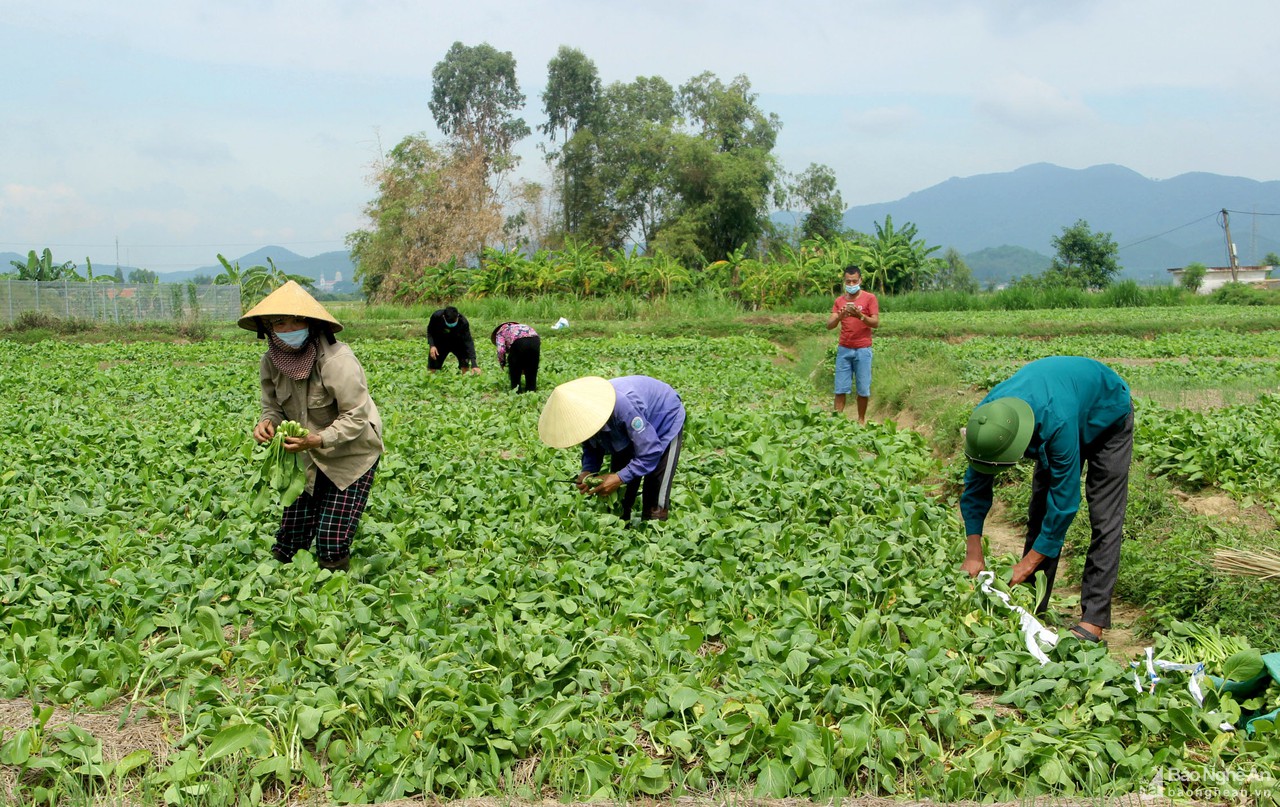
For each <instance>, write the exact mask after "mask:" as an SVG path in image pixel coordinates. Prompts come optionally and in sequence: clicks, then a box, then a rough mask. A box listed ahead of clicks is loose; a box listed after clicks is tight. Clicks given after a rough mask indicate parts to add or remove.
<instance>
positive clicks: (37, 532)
mask: <svg viewBox="0 0 1280 807" xmlns="http://www.w3.org/2000/svg"><path fill="white" fill-rule="evenodd" d="M1117 338H1118V337H1117ZM1273 341H1274V340H1273ZM1268 344H1270V343H1268ZM353 347H354V349H355V351H356V353H357V355H358V357H359V358H360V360H361V362H362V363H363V365H364V367H365V369H366V371H367V373H368V377H369V384H370V389H371V390H372V392H373V395H374V397H375V399H376V401H377V403H378V406H379V408H380V410H381V412H382V414H383V417H384V420H385V422H386V442H387V455H386V456H385V457H384V458H383V460H382V462H381V464H380V465H379V467H378V471H377V477H376V479H375V482H374V487H373V493H372V497H371V499H370V504H369V508H368V510H367V512H366V515H365V517H364V519H363V521H362V522H361V527H360V531H359V533H358V534H357V538H356V544H355V548H354V553H353V557H352V565H351V571H350V573H349V574H342V573H337V574H334V573H331V572H329V571H325V570H321V569H319V568H318V566H317V565H316V563H315V561H314V560H313V559H312V558H311V557H310V556H309V555H307V554H306V553H303V554H300V555H299V556H298V558H297V559H295V561H294V563H292V564H290V565H281V564H279V563H277V562H276V561H274V560H273V559H272V558H271V556H270V553H269V548H270V543H271V540H272V535H273V533H274V529H275V526H276V519H277V511H276V509H275V506H272V507H268V508H266V510H265V511H263V512H258V513H255V512H254V508H253V504H254V502H253V500H254V497H255V494H256V490H255V485H254V484H253V483H254V479H253V476H254V473H255V471H258V469H259V468H260V467H261V466H262V461H263V456H264V455H263V453H262V449H260V448H255V447H254V445H253V443H252V441H251V439H250V438H249V436H248V433H249V429H250V428H251V427H252V424H253V422H254V420H255V418H256V416H257V364H258V359H259V357H260V355H261V350H262V348H261V347H260V343H253V342H252V340H248V339H246V340H243V341H236V342H213V343H204V344H195V345H179V344H150V343H133V344H106V345H87V344H65V343H57V342H44V343H41V344H40V345H39V346H38V349H32V348H31V347H30V346H21V345H17V344H14V343H9V342H3V341H0V382H2V386H3V389H5V390H6V394H7V400H6V405H5V406H4V407H2V408H0V436H2V438H3V439H0V469H3V470H0V482H3V484H2V485H0V540H2V541H3V544H4V546H3V549H4V551H3V554H0V613H3V622H4V627H5V629H4V631H3V632H2V633H0V698H3V699H10V700H15V701H16V699H29V700H31V701H33V702H35V703H36V704H37V707H36V710H37V714H36V716H35V717H36V722H35V725H34V726H33V727H30V728H21V729H19V728H8V729H0V732H2V734H0V788H4V789H5V791H6V792H5V794H4V795H5V797H6V798H8V799H10V800H17V801H23V800H26V801H32V802H37V801H38V802H44V803H48V802H51V801H52V802H57V801H59V800H62V799H72V800H74V799H76V798H81V797H83V798H84V799H85V800H87V801H92V800H93V798H94V797H96V796H98V795H100V794H119V793H134V794H138V795H137V797H138V798H139V799H140V800H141V801H142V802H143V803H166V802H167V803H170V804H201V805H203V804H219V805H221V804H236V803H244V804H255V803H273V802H279V801H281V800H282V799H283V798H285V797H286V796H288V797H289V798H294V799H315V800H320V801H324V800H329V799H331V800H333V801H336V802H341V803H349V802H350V803H364V802H374V801H380V800H389V799H394V798H398V797H401V796H406V795H411V794H430V795H434V796H439V797H442V798H456V797H463V796H495V797H513V798H540V797H543V796H553V797H560V798H566V799H568V798H572V799H585V798H606V799H610V800H626V799H631V798H640V797H646V796H666V795H685V794H695V795H696V794H704V793H708V792H723V791H726V790H728V791H731V792H742V793H746V794H750V795H755V796H760V797H802V798H829V797H836V796H845V795H855V796H856V795H862V796H866V795H898V796H909V797H915V798H926V797H927V798H930V799H936V800H958V799H974V800H984V799H985V800H1022V799H1024V798H1027V797H1029V796H1033V795H1036V794H1042V793H1043V794H1054V795H1078V796H1080V795H1082V796H1089V797H1104V796H1108V795H1112V794H1121V793H1132V792H1139V791H1141V790H1142V789H1143V788H1144V787H1146V786H1147V785H1148V784H1149V783H1150V781H1151V780H1152V777H1153V775H1154V773H1155V772H1157V771H1159V770H1165V771H1169V770H1178V771H1196V772H1200V771H1204V772H1224V771H1225V772H1232V773H1239V774H1240V775H1241V777H1242V778H1243V777H1244V775H1245V774H1256V773H1257V772H1259V771H1274V770H1275V769H1276V767H1277V766H1278V765H1280V739H1277V735H1276V734H1275V733H1272V732H1271V730H1270V727H1269V726H1268V727H1265V728H1263V729H1262V730H1260V731H1259V732H1258V733H1256V734H1254V735H1252V736H1249V737H1246V736H1245V735H1244V733H1243V732H1227V731H1222V730H1221V728H1220V727H1221V725H1222V724H1223V723H1224V722H1226V723H1234V722H1236V720H1237V719H1238V718H1239V717H1240V715H1241V708H1242V706H1241V704H1240V703H1237V702H1236V701H1235V700H1233V698H1232V697H1231V696H1230V695H1226V694H1224V695H1221V696H1219V695H1218V694H1217V693H1215V692H1212V691H1210V692H1208V693H1207V696H1206V698H1205V701H1204V703H1203V705H1201V704H1198V703H1197V702H1196V701H1195V699H1193V697H1192V695H1191V694H1190V693H1189V692H1188V690H1187V688H1186V685H1185V684H1186V679H1185V677H1180V674H1177V673H1169V674H1168V675H1167V678H1166V680H1165V681H1163V682H1162V683H1160V684H1159V685H1157V686H1156V687H1155V688H1154V691H1149V690H1141V691H1140V690H1138V689H1137V688H1136V687H1135V685H1134V679H1133V674H1132V671H1131V670H1130V669H1128V667H1127V666H1123V665H1122V664H1121V663H1119V662H1117V661H1116V660H1114V659H1112V658H1111V657H1110V656H1109V655H1108V653H1107V650H1106V649H1105V648H1101V647H1095V646H1083V645H1081V644H1079V643H1076V642H1072V641H1068V640H1064V641H1062V642H1061V643H1059V645H1058V646H1057V647H1056V648H1054V649H1053V650H1052V651H1050V661H1049V663H1048V664H1046V665H1043V666H1042V665H1040V664H1038V663H1037V662H1036V661H1035V660H1034V659H1032V657H1031V656H1030V655H1029V654H1028V652H1027V650H1026V648H1025V647H1024V645H1023V640H1022V636H1021V634H1020V633H1019V632H1018V630H1017V620H1016V617H1014V616H1013V615H1012V614H1011V612H1009V611H1008V610H1006V609H1005V607H1004V606H1003V605H1001V604H1000V603H999V602H997V601H995V600H994V599H992V598H991V597H989V596H988V595H986V594H983V593H982V592H981V591H979V590H977V589H976V588H975V586H974V584H973V583H972V582H971V581H970V580H969V579H968V578H967V577H965V576H964V575H963V574H962V573H961V572H960V571H959V569H958V556H957V552H958V547H959V546H960V543H959V540H960V535H961V532H962V530H961V528H960V525H959V521H958V515H957V513H956V512H955V506H954V501H953V500H952V499H951V498H950V497H949V495H948V493H947V491H946V488H945V486H944V485H943V483H942V481H940V480H943V479H945V477H946V476H947V472H946V468H944V465H943V464H942V463H940V462H939V460H938V459H936V458H935V457H934V455H933V453H932V450H931V446H930V445H929V444H928V442H927V441H926V440H925V438H924V437H922V436H921V435H920V434H919V433H917V432H915V431H910V430H905V429H899V428H897V427H896V426H895V425H894V424H893V423H892V422H883V423H875V424H873V425H871V426H870V427H869V428H866V429H861V428H858V427H857V426H856V424H854V423H853V422H852V421H849V420H846V419H843V418H839V417H834V416H832V415H831V414H830V413H828V412H827V411H825V410H826V408H827V406H828V403H829V402H828V400H827V399H828V395H827V393H826V391H825V390H823V391H822V392H820V393H817V392H815V390H814V388H813V386H812V385H811V384H810V383H808V382H807V381H806V380H805V379H804V378H802V376H801V375H800V374H797V373H794V372H792V371H790V370H788V369H785V368H782V367H781V366H780V362H779V361H777V355H776V348H775V347H774V346H773V345H772V344H770V343H769V342H765V341H763V340H758V339H754V338H749V337H730V338H720V339H666V340H657V339H652V338H643V337H617V338H612V339H589V338H579V339H557V338H551V339H547V340H546V341H545V342H544V353H543V368H542V372H541V374H540V375H541V378H540V383H541V387H542V389H543V391H542V392H540V393H538V394H529V395H513V394H510V393H508V392H506V391H505V386H506V379H505V375H502V374H500V373H498V372H496V371H495V370H494V369H493V368H492V364H491V363H490V365H489V370H488V371H487V372H486V374H484V375H482V376H461V375H457V374H455V373H450V372H445V373H439V374H434V375H433V374H429V373H428V372H427V370H426V361H425V345H424V344H423V343H422V342H421V341H415V340H364V341H357V342H355V343H354V345H353ZM954 349H955V350H964V349H967V348H965V347H964V346H963V345H961V346H956V347H955V348H954ZM1270 349H1271V348H1268V350H1270ZM1277 349H1280V348H1277ZM1170 350H1172V351H1174V352H1173V353H1172V355H1183V353H1185V350H1184V349H1181V348H1177V347H1170ZM1180 350H1182V351H1183V352H1181V353H1180V352H1179V351H1180ZM1086 355H1087V354H1086ZM991 358H993V359H995V360H997V361H998V362H1004V361H1007V362H1010V363H1014V362H1018V361H1022V360H1025V359H1027V358H1031V356H1030V355H1028V354H1021V353H1017V352H1015V350H1014V348H1008V352H1006V353H1001V354H1000V355H992V356H991ZM1236 358H1237V359H1239V360H1246V359H1247V360H1250V361H1263V360H1265V359H1266V358H1269V354H1268V355H1265V356H1262V355H1260V354H1259V352H1258V351H1257V350H1254V351H1253V352H1251V353H1248V355H1247V356H1242V357H1236ZM986 366H987V365H979V364H976V363H975V364H974V367H975V375H974V377H971V378H967V379H965V382H966V383H969V384H979V385H980V384H982V383H983V382H984V381H986V380H987V379H986V378H983V377H982V376H981V372H982V367H986ZM1011 366H1012V365H1011ZM1251 372H1252V370H1251ZM632 373H643V374H647V375H653V376H655V377H658V378H661V379H663V380H665V381H667V382H668V383H670V384H672V386H674V387H675V388H676V389H677V390H678V391H679V392H680V393H681V395H682V397H683V399H684V401H685V403H686V406H687V408H688V413H689V420H688V425H687V428H686V440H685V446H684V451H683V453H682V456H681V461H680V470H679V471H678V474H677V477H676V485H675V490H674V494H673V502H672V508H671V520H670V521H668V522H664V523H643V524H642V523H640V522H638V521H637V522H636V523H634V524H625V523H623V522H622V521H621V520H620V519H619V518H618V517H617V516H616V515H615V513H616V506H617V503H616V499H615V500H596V499H589V498H584V497H582V496H581V495H579V494H578V493H577V492H576V490H575V488H574V486H573V485H572V484H570V483H568V482H567V481H566V480H568V479H570V478H571V477H573V476H574V475H575V474H576V473H577V471H578V464H577V461H578V456H577V453H576V451H573V450H566V451H557V450H552V449H548V448H546V447H544V446H543V445H542V444H541V443H539V442H538V440H537V429H536V422H537V416H538V412H539V411H540V409H541V405H542V402H543V401H544V400H545V397H546V392H547V391H549V390H550V389H551V388H552V387H553V386H554V385H555V384H556V383H559V382H561V381H565V380H569V379H571V378H574V377H577V376H579V375H585V374H593V375H602V376H605V377H610V376H615V375H624V374H632ZM957 383H958V382H957ZM974 389H976V387H974ZM976 397H977V394H976V393H975V395H974V398H975V400H976ZM1254 405H1255V404H1250V406H1254ZM1256 406H1257V407H1258V410H1257V414H1256V416H1257V417H1259V418H1262V417H1268V418H1272V419H1273V420H1272V422H1274V411H1273V410H1274V407H1275V406H1276V404H1275V403H1274V401H1272V400H1271V399H1267V398H1264V399H1261V400H1259V401H1257V402H1256ZM1151 408H1152V409H1156V408H1158V407H1157V406H1156V405H1155V404H1152V406H1151ZM1161 411H1162V412H1164V413H1166V414H1162V415H1161V416H1160V418H1161V419H1159V420H1156V419H1153V421H1152V422H1153V423H1158V424H1164V423H1166V422H1167V423H1169V424H1170V426H1169V427H1168V431H1170V432H1171V431H1174V430H1176V428H1175V425H1176V424H1177V423H1178V421H1177V420H1176V419H1177V418H1179V417H1190V414H1194V413H1190V414H1187V415H1183V414H1181V413H1180V412H1178V411H1176V410H1172V409H1162V410H1161ZM1242 417H1243V415H1242ZM1163 418H1168V420H1167V421H1166V420H1163ZM1162 428H1165V426H1163V425H1153V426H1151V427H1149V428H1148V429H1147V430H1146V431H1144V432H1143V435H1144V439H1146V440H1147V441H1148V443H1146V444H1145V445H1146V447H1145V448H1144V449H1143V451H1145V453H1146V454H1147V455H1148V456H1150V457H1151V458H1152V460H1153V461H1154V462H1156V463H1157V464H1158V463H1159V462H1160V461H1161V460H1162V454H1161V452H1162V451H1166V450H1167V451H1183V452H1186V451H1195V450H1197V449H1196V448H1194V447H1178V445H1177V444H1176V442H1175V441H1174V440H1172V439H1171V438H1170V437H1169V435H1168V434H1167V433H1166V432H1162V431H1159V429H1162ZM1242 428H1247V427H1242ZM1255 428H1256V425H1255ZM1254 443H1257V444H1259V445H1261V441H1254ZM1158 446H1172V447H1171V448H1168V449H1165V448H1158ZM1242 450H1243V449H1242ZM1163 459H1165V460H1167V459H1168V458H1167V457H1163ZM1204 462H1205V463H1206V464H1205V468H1206V471H1205V472H1204V473H1205V474H1208V473H1209V472H1210V470H1209V468H1210V465H1209V464H1208V463H1209V462H1210V461H1209V460H1208V459H1206V460H1205V461H1204ZM1221 464H1222V465H1223V466H1225V465H1226V464H1227V463H1225V461H1224V462H1223V463H1221ZM1274 467H1280V466H1273V468H1272V472H1274ZM1212 472H1213V473H1214V474H1216V475H1217V477H1220V481H1221V482H1222V483H1224V484H1225V483H1226V482H1229V481H1230V480H1231V477H1230V475H1229V474H1228V472H1227V471H1225V470H1221V469H1218V468H1217V466H1213V470H1212ZM1205 478H1206V479H1207V476H1206V477H1205ZM1215 484H1217V482H1215ZM1272 489H1273V488H1272ZM1258 495H1260V496H1261V495H1262V494H1261V493H1259V494H1258ZM993 565H994V564H993ZM1032 595H1033V592H1030V591H1028V590H1025V589H1019V590H1018V591H1015V592H1013V596H1014V598H1015V600H1017V601H1019V602H1022V603H1023V604H1028V603H1029V602H1030V601H1031V599H1032ZM1272 618H1274V615H1272ZM1265 649H1266V648H1264V650H1265ZM1275 649H1280V648H1275ZM55 705H56V706H60V707H64V708H68V709H72V710H79V711H84V712H93V713H96V714H110V715H119V716H120V717H121V724H122V725H123V723H124V720H125V718H126V716H137V715H149V716H151V717H153V718H155V719H157V720H158V721H159V725H161V726H162V727H163V734H164V737H165V740H166V744H167V748H166V750H165V751H164V752H155V751H148V750H135V751H133V752H132V753H129V754H127V755H124V756H119V757H118V756H115V755H113V754H109V753H104V750H103V747H102V744H101V742H100V738H95V737H94V736H93V735H92V734H90V733H88V732H85V731H83V730H80V729H75V728H74V727H73V728H56V727H54V726H53V725H52V724H47V725H46V722H45V721H47V719H48V714H49V712H48V709H47V708H46V707H51V706H55ZM41 710H43V711H41ZM1248 787H1250V788H1254V791H1250V792H1253V793H1254V795H1255V797H1258V798H1265V797H1266V793H1267V792H1271V793H1273V794H1274V788H1275V780H1274V778H1272V779H1270V783H1269V784H1267V782H1266V781H1261V782H1252V783H1250V784H1249V785H1248ZM1266 788H1271V790H1270V791H1267V790H1266ZM1255 791H1256V792H1255Z"/></svg>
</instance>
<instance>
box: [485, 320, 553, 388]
mask: <svg viewBox="0 0 1280 807" xmlns="http://www.w3.org/2000/svg"><path fill="white" fill-rule="evenodd" d="M489 341H490V342H493V345H494V347H496V348H497V349H498V366H499V367H505V368H507V375H508V377H510V379H511V389H513V390H516V392H517V393H520V392H537V391H538V364H539V362H540V361H541V358H542V339H541V338H540V337H539V336H538V332H537V331H535V330H534V329H533V328H532V327H531V326H529V325H522V324H520V323H519V322H504V323H502V324H501V325H499V326H498V327H496V328H494V329H493V333H491V334H489ZM521 377H523V378H524V389H520V378H521Z"/></svg>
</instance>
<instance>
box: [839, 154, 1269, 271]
mask: <svg viewBox="0 0 1280 807" xmlns="http://www.w3.org/2000/svg"><path fill="white" fill-rule="evenodd" d="M1223 208H1226V209H1227V210H1228V211H1230V213H1229V220H1230V225H1231V235H1232V239H1233V240H1234V241H1235V244H1236V255H1237V259H1238V260H1239V261H1240V263H1241V264H1242V265H1253V264H1257V263H1260V262H1261V261H1262V258H1263V256H1265V255H1266V254H1267V253H1268V252H1280V215H1277V214H1280V181H1271V182H1259V181H1257V180H1253V179H1245V178H1242V177H1227V176H1220V175H1218V174H1207V173H1190V174H1182V175H1180V176H1177V177H1174V178H1172V179H1165V180H1155V179H1148V178H1146V177H1144V176H1142V175H1141V174H1138V173H1136V172H1135V171H1131V170H1130V169H1128V168H1124V167H1122V166H1119V165H1098V166H1094V167H1092V168H1084V169H1078V170H1077V169H1070V168H1060V167H1058V166H1056V165H1049V164H1047V163H1037V164H1035V165H1028V166H1024V167H1023V168H1019V169H1017V170H1016V171H1010V172H1008V173H1003V174H981V175H978V176H972V177H966V178H963V179H960V178H953V179H949V180H947V181H946V182H943V183H940V184H938V185H934V186H933V187H931V188H926V189H925V190H922V191H917V192H915V193H912V194H909V195H908V196H906V197H904V198H902V199H899V200H898V201H896V202H884V203H880V204H873V205H861V206H859V207H852V208H849V209H848V210H847V211H845V215H844V223H845V225H846V226H848V227H852V228H854V229H856V230H858V231H860V232H874V230H875V227H874V223H875V222H883V221H884V218H885V216H892V217H893V220H894V223H895V224H896V225H899V226H900V225H903V224H906V223H907V222H911V223H914V224H915V225H916V227H917V229H918V231H919V234H920V237H921V238H923V239H924V240H925V241H926V242H927V243H929V244H937V245H941V246H943V247H955V248H956V249H957V250H958V251H959V252H960V253H961V254H965V255H966V260H967V259H968V256H969V255H970V254H975V253H979V252H981V251H982V250H985V249H988V248H991V247H1001V246H1014V247H1023V248H1025V249H1028V250H1031V251H1034V252H1038V253H1040V254H1042V255H1046V256H1047V255H1052V254H1053V252H1054V250H1053V245H1052V239H1053V238H1054V237H1055V236H1057V235H1060V234H1061V233H1062V230H1063V228H1064V227H1070V226H1071V225H1073V224H1075V222H1076V221H1077V220H1079V219H1084V220H1085V221H1087V222H1088V223H1089V227H1090V229H1092V230H1093V231H1094V232H1108V233H1110V234H1111V237H1112V238H1113V239H1114V240H1115V241H1116V243H1117V244H1119V246H1120V255H1119V258H1120V263H1121V265H1122V266H1123V267H1124V269H1125V275H1126V276H1128V277H1134V278H1137V279H1138V280H1140V281H1147V282H1158V283H1165V282H1169V280H1168V273H1167V272H1166V271H1165V270H1166V269H1168V268H1171V267H1179V266H1185V265H1186V264H1188V263H1190V262H1192V261H1200V262H1202V263H1204V264H1207V265H1209V266H1226V265H1227V251H1226V238H1225V236H1224V234H1223V230H1222V227H1221V224H1220V221H1219V219H1220V216H1218V215H1217V213H1218V211H1220V210H1222V209H1223ZM1255 211H1256V215H1255ZM1264 214H1265V215H1264ZM971 268H972V267H971ZM976 273H977V272H976V270H975V274H976Z"/></svg>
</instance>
